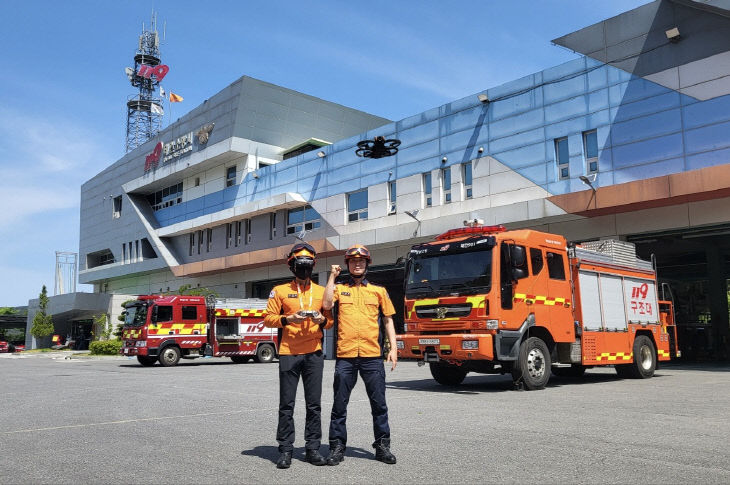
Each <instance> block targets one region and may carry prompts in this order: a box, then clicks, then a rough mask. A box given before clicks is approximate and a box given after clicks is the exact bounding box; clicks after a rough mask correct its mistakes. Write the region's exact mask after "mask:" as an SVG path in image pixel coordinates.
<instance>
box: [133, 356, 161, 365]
mask: <svg viewBox="0 0 730 485" xmlns="http://www.w3.org/2000/svg"><path fill="white" fill-rule="evenodd" d="M137 362H139V363H140V364H142V365H143V366H145V367H149V366H151V365H155V362H157V359H156V358H155V357H148V356H146V355H138V356H137Z"/></svg>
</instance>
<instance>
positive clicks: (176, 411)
mask: <svg viewBox="0 0 730 485" xmlns="http://www.w3.org/2000/svg"><path fill="white" fill-rule="evenodd" d="M70 355H71V354H70V353H68V352H66V353H52V354H37V355H34V356H30V355H23V354H20V355H18V354H15V355H9V354H5V355H2V356H0V376H1V377H0V382H1V384H0V390H1V391H0V392H1V393H0V409H1V410H2V412H0V483H3V484H5V483H182V484H185V483H195V484H206V483H337V484H342V483H386V482H388V483H467V482H479V483H530V484H534V483H561V484H562V483H591V484H594V483H651V484H654V483H661V484H670V483H690V482H691V483H708V484H715V483H730V463H729V462H728V460H727V456H728V452H727V441H728V437H729V436H730V419H728V418H729V417H730V415H729V413H728V407H727V406H728V402H730V367H727V366H724V367H723V366H685V365H682V366H676V365H670V366H664V367H662V368H661V369H659V370H657V373H656V376H655V377H654V378H652V379H647V380H622V379H619V378H618V377H617V376H616V374H615V372H614V371H613V369H611V368H604V369H592V370H589V371H588V372H587V373H586V375H585V376H584V377H583V378H558V377H553V378H552V379H551V381H550V383H549V385H548V387H547V388H546V389H544V390H542V391H515V390H513V386H512V382H511V379H510V378H509V377H507V376H485V375H475V374H470V375H469V376H468V377H467V378H466V380H465V381H464V384H462V385H461V386H459V387H458V388H452V389H449V388H445V387H442V386H440V385H438V384H436V383H435V382H434V381H433V380H432V379H431V376H430V373H429V371H428V368H427V367H418V366H417V365H416V364H415V363H414V362H401V363H400V364H399V365H398V368H397V369H396V370H395V371H394V372H388V374H387V379H388V390H387V400H388V405H389V408H390V424H391V431H392V451H393V452H394V453H395V455H396V456H397V458H398V463H397V464H395V465H386V464H383V463H380V462H377V461H375V460H374V455H373V449H372V446H371V444H372V441H373V436H372V420H371V417H370V406H369V403H368V400H367V396H366V394H365V390H364V386H363V384H362V383H361V382H359V383H358V385H357V386H356V388H355V391H354V392H353V395H352V398H351V401H350V405H349V409H348V411H349V413H348V434H349V442H348V450H347V453H346V459H345V461H344V462H343V463H341V464H340V465H339V466H335V467H328V466H323V467H315V466H312V465H310V464H308V463H306V462H304V461H303V460H304V451H303V447H304V440H303V433H304V400H303V392H302V388H301V386H300V389H299V394H298V400H297V408H296V412H295V422H296V426H297V442H296V443H295V447H296V450H295V454H294V460H293V463H292V466H291V468H290V469H288V470H278V469H276V467H275V464H274V462H275V461H276V458H277V457H278V452H277V449H276V445H277V443H276V441H275V431H276V416H277V402H278V381H277V367H278V366H277V364H276V363H274V364H254V363H248V364H239V365H236V364H232V363H230V361H228V360H224V359H202V360H201V359H198V360H192V361H183V362H182V363H181V365H179V366H177V367H174V368H162V367H160V366H158V365H156V366H154V367H150V368H145V367H142V366H140V365H138V364H137V362H136V360H131V359H127V358H123V357H111V358H109V357H107V358H90V357H83V356H78V355H76V356H73V358H67V357H69V356H70ZM333 370H334V362H333V361H327V362H326V363H325V371H324V376H325V377H324V391H323V395H322V408H323V412H322V416H323V441H322V448H321V451H322V453H323V454H326V453H327V450H328V443H327V427H328V423H329V412H330V409H331V405H332V388H331V385H332V373H333Z"/></svg>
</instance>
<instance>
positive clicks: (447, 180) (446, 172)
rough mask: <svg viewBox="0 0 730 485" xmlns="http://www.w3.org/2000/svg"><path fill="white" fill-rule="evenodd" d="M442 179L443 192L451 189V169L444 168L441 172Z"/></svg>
mask: <svg viewBox="0 0 730 485" xmlns="http://www.w3.org/2000/svg"><path fill="white" fill-rule="evenodd" d="M441 173H442V174H443V179H444V190H448V189H450V188H451V167H449V168H445V169H443V170H442V171H441Z"/></svg>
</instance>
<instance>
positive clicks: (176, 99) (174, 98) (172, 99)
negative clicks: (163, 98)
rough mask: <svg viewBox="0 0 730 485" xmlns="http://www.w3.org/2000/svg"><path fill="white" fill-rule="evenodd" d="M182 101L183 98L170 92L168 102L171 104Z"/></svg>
mask: <svg viewBox="0 0 730 485" xmlns="http://www.w3.org/2000/svg"><path fill="white" fill-rule="evenodd" d="M182 100H183V97H182V96H180V95H179V94H175V93H173V92H172V91H170V102H171V103H179V102H180V101H182Z"/></svg>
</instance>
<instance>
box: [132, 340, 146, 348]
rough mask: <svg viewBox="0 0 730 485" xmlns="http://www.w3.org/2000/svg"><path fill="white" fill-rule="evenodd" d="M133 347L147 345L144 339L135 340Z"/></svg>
mask: <svg viewBox="0 0 730 485" xmlns="http://www.w3.org/2000/svg"><path fill="white" fill-rule="evenodd" d="M134 346H135V347H147V341H146V340H137V342H136V343H135V344H134Z"/></svg>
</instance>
